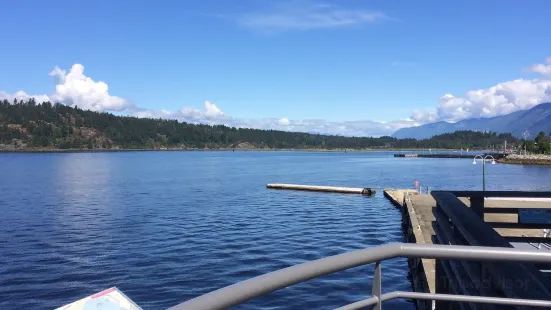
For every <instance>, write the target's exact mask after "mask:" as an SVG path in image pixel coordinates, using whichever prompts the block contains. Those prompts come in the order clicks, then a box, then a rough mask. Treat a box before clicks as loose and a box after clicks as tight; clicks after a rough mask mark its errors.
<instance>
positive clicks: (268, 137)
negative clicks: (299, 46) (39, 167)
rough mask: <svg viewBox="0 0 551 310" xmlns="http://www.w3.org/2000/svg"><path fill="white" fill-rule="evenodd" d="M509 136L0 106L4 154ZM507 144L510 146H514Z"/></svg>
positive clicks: (361, 144) (369, 144)
mask: <svg viewBox="0 0 551 310" xmlns="http://www.w3.org/2000/svg"><path fill="white" fill-rule="evenodd" d="M506 139H507V141H508V143H511V144H517V143H518V141H517V140H516V139H515V138H514V137H512V136H511V135H510V134H499V135H498V134H496V133H482V132H472V131H458V132H455V133H451V134H443V135H440V136H435V137H433V138H430V139H424V140H415V139H396V138H393V137H378V138H374V137H343V136H332V135H321V134H309V133H297V132H286V131H277V130H260V129H249V128H234V127H227V126H222V125H215V126H211V125H201V124H189V123H185V122H178V121H176V120H163V119H148V118H136V117H128V116H115V115H113V114H109V113H99V112H93V111H89V110H82V109H79V108H77V107H75V108H73V107H69V106H67V105H63V104H59V103H58V104H52V103H50V102H44V103H41V104H38V103H37V102H35V100H34V99H30V100H28V101H17V100H14V102H13V103H12V102H8V101H7V100H3V101H0V149H3V150H38V149H52V150H53V149H164V148H168V149H171V148H173V149H205V148H208V149H218V148H259V149H344V148H347V149H368V148H450V149H451V148H455V149H459V148H471V149H472V148H487V147H490V146H491V145H500V144H503V142H504V140H506ZM511 144H509V145H511Z"/></svg>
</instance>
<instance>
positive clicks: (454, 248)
mask: <svg viewBox="0 0 551 310" xmlns="http://www.w3.org/2000/svg"><path fill="white" fill-rule="evenodd" d="M396 257H409V258H413V257H416V258H436V259H458V260H475V261H501V262H504V261H508V262H515V261H516V262H518V261H521V262H525V263H551V251H538V250H522V249H515V248H500V247H478V246H460V245H436V244H412V243H395V244H390V245H383V246H378V247H375V248H369V249H364V250H358V251H353V252H349V253H344V254H339V255H335V256H329V257H325V258H322V259H318V260H314V261H310V262H306V263H302V264H299V265H295V266H291V267H287V268H284V269H280V270H277V271H273V272H270V273H267V274H263V275H260V276H258V277H255V278H252V279H249V280H245V281H243V282H239V283H236V284H233V285H230V286H227V287H224V288H221V289H218V290H216V291H213V292H210V293H207V294H205V295H202V296H199V297H197V298H194V299H191V300H189V301H186V302H183V303H181V304H178V305H176V306H174V307H171V308H169V309H172V310H184V309H226V308H229V307H232V306H235V305H238V304H241V303H243V302H246V301H248V300H251V299H253V298H255V297H258V296H262V295H265V294H267V293H270V292H273V291H276V290H278V289H281V288H284V287H287V286H291V285H294V284H297V283H300V282H304V281H307V280H310V279H313V278H317V277H320V276H323V275H327V274H330V273H334V272H337V271H342V270H345V269H349V268H353V267H358V266H361V265H366V264H370V263H374V262H378V261H382V260H387V259H391V258H396ZM394 298H396V297H394ZM375 302H376V303H377V302H378V300H377V299H375ZM381 302H382V300H381Z"/></svg>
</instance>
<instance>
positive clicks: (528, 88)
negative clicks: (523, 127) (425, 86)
mask: <svg viewBox="0 0 551 310" xmlns="http://www.w3.org/2000/svg"><path fill="white" fill-rule="evenodd" d="M546 62H547V63H548V64H550V65H548V67H549V68H548V69H549V70H550V72H551V59H550V58H548V59H547V60H546ZM542 66H545V65H534V66H532V67H531V68H532V70H531V71H534V72H539V73H542V74H546V71H545V69H546V68H545V67H542ZM538 70H539V71H538ZM543 102H551V80H549V79H533V80H526V79H517V80H513V81H508V82H503V83H499V84H497V85H494V86H492V87H490V88H486V89H478V90H471V91H468V92H467V93H466V94H465V95H464V96H462V97H455V96H453V95H451V94H446V95H444V96H442V97H440V100H439V102H438V106H437V107H436V109H435V110H432V111H414V112H413V114H412V115H411V119H413V120H415V121H418V122H421V123H428V122H434V121H449V122H456V121H459V120H462V119H466V118H473V117H493V116H498V115H505V114H509V113H511V112H515V111H518V110H526V109H529V108H532V107H534V106H535V105H538V104H540V103H543Z"/></svg>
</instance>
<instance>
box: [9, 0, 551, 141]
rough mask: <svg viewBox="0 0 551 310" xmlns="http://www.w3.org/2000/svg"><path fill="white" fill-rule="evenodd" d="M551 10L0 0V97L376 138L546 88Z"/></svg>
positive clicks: (500, 106) (538, 3)
mask: <svg viewBox="0 0 551 310" xmlns="http://www.w3.org/2000/svg"><path fill="white" fill-rule="evenodd" d="M549 12H551V2H550V1H548V0H533V1H529V2H526V1H493V0H491V1H471V0H466V1H428V0H427V1H405V0H404V1H385V0H370V1H362V0H342V1H306V0H304V1H303V0H294V1H264V0H242V1H239V0H235V1H227V0H217V1H214V0H204V1H194V2H192V1H157V2H152V1H88V2H83V1H38V0H37V1H4V2H2V3H1V4H0V20H2V23H1V25H0V34H1V36H2V38H3V40H2V41H3V42H4V43H5V44H4V46H3V48H2V49H0V91H1V92H0V97H2V96H3V97H6V98H10V99H11V98H13V97H17V96H19V97H22V93H21V91H23V92H24V94H25V95H27V96H35V97H37V96H41V95H43V96H44V97H39V98H50V99H52V100H55V101H60V102H63V103H66V104H78V105H79V106H81V107H85V108H90V109H94V110H107V111H113V112H116V113H122V114H131V115H138V116H152V117H169V118H170V117H173V118H177V119H180V120H185V121H191V122H207V123H222V124H228V125H237V126H250V127H259V128H275V129H284V130H300V131H321V132H328V133H337V134H354V135H381V134H387V133H390V132H391V131H393V130H395V129H397V128H399V127H403V126H411V125H417V124H420V123H424V122H429V121H436V120H449V121H455V120H458V119H462V118H466V117H477V116H483V117H485V116H494V115H499V114H504V113H508V112H511V111H513V110H516V109H522V108H529V107H531V106H533V105H535V104H538V103H541V102H543V101H547V100H551V99H549V98H551V84H550V83H549V74H551V61H548V62H546V59H547V58H548V57H549V56H551V40H549V23H548V18H549ZM75 64H79V66H78V68H76V69H77V70H76V71H74V74H72V75H71V74H70V73H71V72H73V71H71V68H72V67H73V65H75ZM538 65H539V67H538ZM55 67H58V68H59V70H58V71H57V72H58V73H57V74H51V75H52V76H48V73H50V72H52V70H53V69H54V68H55ZM538 68H539V69H538ZM548 69H549V70H548ZM63 70H65V72H63ZM83 70H84V71H83ZM100 81H103V82H104V83H105V84H103V85H104V86H102V85H99V84H98V83H99V82H100ZM534 81H535V82H534ZM503 83H505V84H503ZM56 85H57V87H56ZM107 86H108V90H106V89H105V87H107ZM492 87H497V88H496V89H493V90H492ZM476 90H481V92H480V93H469V92H470V91H476ZM18 91H19V93H17V92H18ZM91 93H92V95H90V94H91ZM447 94H449V95H450V96H452V97H443V96H444V95H447ZM46 96H47V97H46ZM22 98H24V96H23V97H22ZM205 101H208V102H209V103H208V104H207V103H205ZM414 111H417V112H416V113H413V112H414ZM420 111H421V112H420ZM412 113H413V114H412ZM404 120H409V121H404ZM369 121H385V122H388V123H386V124H380V123H374V122H369Z"/></svg>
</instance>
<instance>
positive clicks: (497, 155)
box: [394, 153, 507, 159]
mask: <svg viewBox="0 0 551 310" xmlns="http://www.w3.org/2000/svg"><path fill="white" fill-rule="evenodd" d="M476 155H481V156H487V155H491V156H492V157H493V158H494V159H500V158H503V157H506V156H507V154H503V153H470V154H465V153H422V154H418V153H396V154H394V157H406V158H410V157H415V158H469V159H473V157H475V156H476Z"/></svg>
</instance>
